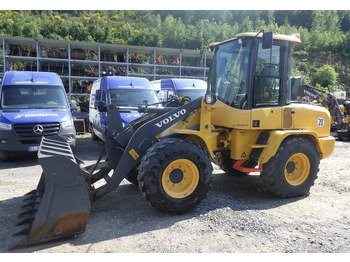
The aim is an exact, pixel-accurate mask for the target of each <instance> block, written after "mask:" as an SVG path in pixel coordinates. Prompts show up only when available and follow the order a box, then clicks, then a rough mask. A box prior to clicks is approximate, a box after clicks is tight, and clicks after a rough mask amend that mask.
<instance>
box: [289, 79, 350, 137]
mask: <svg viewBox="0 0 350 262" xmlns="http://www.w3.org/2000/svg"><path fill="white" fill-rule="evenodd" d="M339 93H340V96H339V97H340V98H337V96H336V95H339ZM345 97H346V93H345V92H338V93H330V92H327V91H325V90H323V89H320V88H317V87H314V86H311V85H309V84H306V85H301V86H299V85H297V86H296V87H295V88H294V89H293V91H292V98H293V99H295V100H299V101H301V102H302V103H309V104H316V105H320V106H323V107H325V108H326V109H328V111H329V113H330V115H331V126H330V129H331V131H333V132H334V136H335V137H336V138H338V139H339V140H348V139H349V138H350V128H349V121H350V101H347V100H346V99H345Z"/></svg>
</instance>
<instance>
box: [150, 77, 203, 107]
mask: <svg viewBox="0 0 350 262" xmlns="http://www.w3.org/2000/svg"><path fill="white" fill-rule="evenodd" d="M151 83H152V85H153V87H154V89H155V90H156V92H157V95H158V98H159V100H160V101H161V102H166V101H168V100H169V98H171V97H172V96H178V97H182V96H188V97H189V98H190V99H191V100H194V99H196V98H198V97H201V96H204V95H205V92H206V90H207V82H205V81H203V80H201V79H185V78H168V79H161V80H155V81H151Z"/></svg>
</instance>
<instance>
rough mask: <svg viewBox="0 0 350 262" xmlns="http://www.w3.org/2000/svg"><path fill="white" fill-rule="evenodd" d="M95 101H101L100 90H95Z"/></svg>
mask: <svg viewBox="0 0 350 262" xmlns="http://www.w3.org/2000/svg"><path fill="white" fill-rule="evenodd" d="M95 101H96V102H97V101H101V90H100V89H99V90H96V95H95Z"/></svg>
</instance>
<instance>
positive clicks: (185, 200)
mask: <svg viewBox="0 0 350 262" xmlns="http://www.w3.org/2000/svg"><path fill="white" fill-rule="evenodd" d="M299 43H300V39H299V38H298V37H297V36H294V35H293V36H286V35H278V34H274V33H271V32H263V31H262V32H260V33H241V34H238V35H236V36H235V37H234V38H232V39H230V40H226V41H223V42H220V43H215V44H213V45H211V47H210V48H211V49H212V50H213V51H214V52H215V53H214V58H213V61H212V65H211V68H210V72H209V76H208V79H209V80H208V89H207V92H206V95H205V96H204V97H202V98H198V99H196V100H193V101H190V99H188V97H183V98H179V99H173V100H172V101H170V102H169V103H168V104H167V105H166V106H165V107H161V108H156V107H148V106H147V104H146V105H144V106H141V107H140V108H139V111H140V112H144V114H143V116H142V117H141V118H139V119H137V120H135V121H133V122H130V123H129V124H128V125H126V126H125V127H123V126H122V122H121V118H120V115H119V113H118V107H117V106H116V105H115V104H110V105H105V104H103V103H100V104H99V108H100V111H107V112H108V128H107V131H106V141H105V142H106V143H105V152H104V153H103V154H101V157H100V158H99V159H98V161H97V163H96V164H94V165H91V166H85V167H84V166H83V165H82V163H81V161H80V160H79V159H77V158H76V157H75V156H74V154H73V153H72V151H71V150H70V148H69V146H68V145H67V144H66V143H64V142H62V141H59V140H57V139H52V138H50V137H44V138H43V139H42V142H41V145H40V149H39V152H38V161H39V163H40V165H41V166H42V169H43V173H42V176H41V179H40V181H39V184H38V186H37V189H36V190H33V191H32V192H30V193H28V196H27V198H26V199H25V206H24V207H23V212H22V214H21V215H22V216H24V220H23V221H22V223H19V225H21V226H23V225H25V228H24V229H23V230H21V231H20V232H19V233H18V235H20V234H23V235H25V238H24V239H23V240H22V241H19V242H18V243H17V244H15V245H13V246H12V247H11V248H15V247H18V246H29V245H34V244H39V243H43V242H47V241H50V240H54V239H59V238H64V237H68V236H72V235H75V234H78V233H82V232H83V231H84V230H85V227H86V223H87V219H88V216H89V212H90V207H91V203H92V202H94V201H96V200H97V199H99V198H101V197H103V196H104V195H106V194H108V193H110V192H112V191H113V190H115V189H116V188H117V187H118V185H119V184H120V183H121V181H122V180H123V179H124V178H126V177H128V178H129V179H131V180H134V179H137V182H138V186H139V188H140V190H141V192H142V195H143V196H144V198H145V199H146V201H147V202H148V203H149V204H150V205H151V206H152V207H154V208H156V209H158V210H160V211H162V212H167V213H182V212H186V211H189V210H191V209H193V208H194V207H196V206H197V205H198V204H199V203H200V202H201V201H202V200H203V199H204V198H205V196H206V194H207V192H208V191H209V189H210V187H211V184H212V162H213V163H216V164H219V165H220V166H221V168H222V169H224V170H225V171H227V172H228V173H229V172H231V171H232V172H236V171H237V172H240V173H249V172H260V174H261V178H262V179H263V181H264V182H265V184H266V187H267V188H268V189H269V190H270V191H271V192H272V193H274V194H276V195H279V196H281V197H296V196H300V195H304V194H306V193H308V192H309V190H310V187H311V186H312V185H313V184H314V181H315V179H316V178H317V172H318V169H319V163H320V160H321V159H323V158H325V157H327V156H329V155H330V154H331V153H332V151H333V148H334V143H335V139H334V138H333V137H331V136H330V129H329V126H330V114H329V112H328V111H327V110H326V109H325V108H322V107H319V106H313V105H307V104H300V103H296V104H293V103H292V101H291V92H292V77H291V54H292V52H291V51H292V46H293V45H296V44H299Z"/></svg>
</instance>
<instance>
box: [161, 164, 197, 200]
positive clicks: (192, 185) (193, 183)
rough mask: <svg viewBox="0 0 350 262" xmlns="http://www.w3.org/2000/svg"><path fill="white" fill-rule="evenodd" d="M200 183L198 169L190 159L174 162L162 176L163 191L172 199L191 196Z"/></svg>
mask: <svg viewBox="0 0 350 262" xmlns="http://www.w3.org/2000/svg"><path fill="white" fill-rule="evenodd" d="M198 182H199V171H198V168H197V166H196V165H195V164H194V163H193V162H192V161H190V160H188V159H183V158H181V159H177V160H174V161H172V162H171V163H170V164H169V165H168V166H167V167H166V168H165V169H164V172H163V174H162V186H163V189H164V191H165V192H166V193H167V194H168V195H169V196H170V197H172V198H185V197H187V196H189V195H191V194H192V193H193V191H194V190H195V189H196V187H197V185H198Z"/></svg>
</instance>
